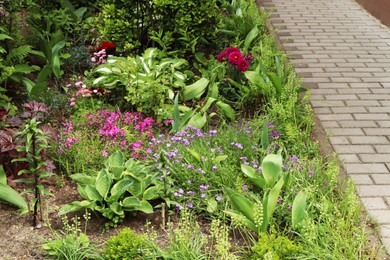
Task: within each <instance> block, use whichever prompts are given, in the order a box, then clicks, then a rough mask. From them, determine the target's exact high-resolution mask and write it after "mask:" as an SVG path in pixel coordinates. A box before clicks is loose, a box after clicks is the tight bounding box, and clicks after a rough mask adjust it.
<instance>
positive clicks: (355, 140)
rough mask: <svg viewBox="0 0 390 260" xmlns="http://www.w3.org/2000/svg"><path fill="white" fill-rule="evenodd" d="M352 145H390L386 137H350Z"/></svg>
mask: <svg viewBox="0 0 390 260" xmlns="http://www.w3.org/2000/svg"><path fill="white" fill-rule="evenodd" d="M349 138H350V141H351V144H388V143H389V140H388V139H387V138H386V137H384V136H350V137H349Z"/></svg>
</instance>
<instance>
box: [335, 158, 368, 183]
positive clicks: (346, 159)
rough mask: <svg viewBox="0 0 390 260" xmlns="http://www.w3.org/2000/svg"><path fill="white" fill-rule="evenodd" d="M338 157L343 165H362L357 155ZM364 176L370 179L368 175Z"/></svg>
mask: <svg viewBox="0 0 390 260" xmlns="http://www.w3.org/2000/svg"><path fill="white" fill-rule="evenodd" d="M337 157H338V159H339V160H340V162H342V163H360V159H359V157H358V156H357V155H356V154H338V155H337ZM362 176H367V177H368V178H369V176H368V175H362ZM369 179H370V178H369ZM370 180H371V179H370ZM370 183H372V181H370ZM365 184H367V183H365Z"/></svg>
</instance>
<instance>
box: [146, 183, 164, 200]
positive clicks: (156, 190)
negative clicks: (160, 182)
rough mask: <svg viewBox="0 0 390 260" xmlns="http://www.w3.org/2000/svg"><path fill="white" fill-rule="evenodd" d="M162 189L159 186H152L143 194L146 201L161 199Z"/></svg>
mask: <svg viewBox="0 0 390 260" xmlns="http://www.w3.org/2000/svg"><path fill="white" fill-rule="evenodd" d="M161 190H162V188H161V187H159V186H152V187H149V188H147V189H146V190H145V192H144V194H143V199H144V200H154V199H158V198H160V194H161Z"/></svg>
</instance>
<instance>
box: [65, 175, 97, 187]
mask: <svg viewBox="0 0 390 260" xmlns="http://www.w3.org/2000/svg"><path fill="white" fill-rule="evenodd" d="M69 177H70V178H71V179H72V180H74V181H75V182H78V183H80V184H83V185H95V182H96V177H95V176H88V175H86V174H84V173H75V174H72V175H70V176H69Z"/></svg>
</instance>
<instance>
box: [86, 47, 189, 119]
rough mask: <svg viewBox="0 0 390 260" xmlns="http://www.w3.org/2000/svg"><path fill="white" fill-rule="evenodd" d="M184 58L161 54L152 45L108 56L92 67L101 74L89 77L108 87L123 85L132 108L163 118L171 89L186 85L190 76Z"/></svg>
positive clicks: (173, 90)
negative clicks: (133, 53)
mask: <svg viewBox="0 0 390 260" xmlns="http://www.w3.org/2000/svg"><path fill="white" fill-rule="evenodd" d="M187 66H188V62H187V61H186V60H184V59H175V58H165V57H164V54H163V53H162V52H161V51H159V50H158V49H156V48H150V49H147V50H146V51H145V52H144V54H143V55H142V56H137V57H136V58H131V57H128V58H121V57H111V58H109V59H108V60H107V63H105V64H102V65H100V66H99V67H97V69H96V70H95V71H96V73H98V74H101V75H102V76H100V77H98V78H96V79H95V80H94V81H93V84H94V85H97V84H99V85H103V86H104V87H105V88H108V89H115V88H120V87H123V88H124V89H125V90H126V94H124V95H123V96H124V98H125V100H127V101H128V102H129V103H130V104H131V105H132V106H133V107H134V109H137V110H138V111H140V112H143V113H145V114H153V115H155V116H158V117H160V118H161V119H166V117H167V110H168V111H170V110H169V108H168V107H167V105H166V104H169V102H172V100H173V98H174V95H175V94H174V93H175V91H178V90H180V89H181V88H183V87H184V86H186V81H187V80H188V79H189V78H190V77H191V76H192V75H191V73H190V72H189V71H187V70H185V68H186V67H187Z"/></svg>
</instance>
